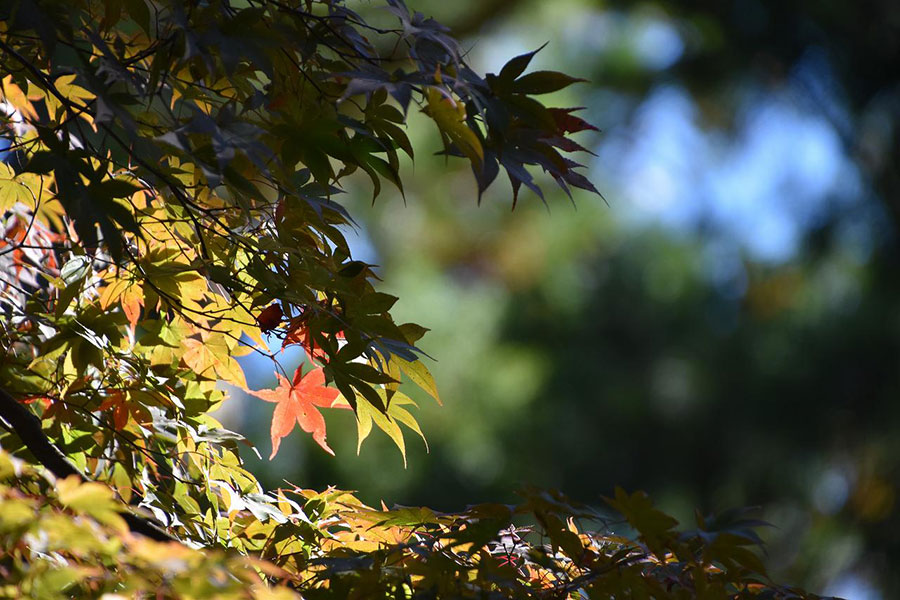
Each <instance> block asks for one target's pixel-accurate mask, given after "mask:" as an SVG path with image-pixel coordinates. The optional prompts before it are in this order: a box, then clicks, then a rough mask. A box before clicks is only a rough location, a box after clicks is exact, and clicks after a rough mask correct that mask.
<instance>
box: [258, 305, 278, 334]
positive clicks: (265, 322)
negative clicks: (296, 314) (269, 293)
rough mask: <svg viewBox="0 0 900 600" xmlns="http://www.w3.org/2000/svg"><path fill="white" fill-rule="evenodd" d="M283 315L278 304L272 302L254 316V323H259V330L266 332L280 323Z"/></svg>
mask: <svg viewBox="0 0 900 600" xmlns="http://www.w3.org/2000/svg"><path fill="white" fill-rule="evenodd" d="M283 317H284V313H283V312H282V310H281V305H280V304H272V305H271V306H267V307H266V309H265V310H264V311H262V312H261V313H259V316H258V317H256V323H257V325H259V329H260V331H262V332H263V333H268V332H270V331H272V330H273V329H275V328H276V327H278V325H280V324H281V319H282V318H283Z"/></svg>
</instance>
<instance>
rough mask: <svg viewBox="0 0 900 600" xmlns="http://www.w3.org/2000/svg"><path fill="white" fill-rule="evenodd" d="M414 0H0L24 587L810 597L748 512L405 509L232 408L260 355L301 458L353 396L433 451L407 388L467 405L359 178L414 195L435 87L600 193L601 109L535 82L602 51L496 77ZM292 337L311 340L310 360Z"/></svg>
mask: <svg viewBox="0 0 900 600" xmlns="http://www.w3.org/2000/svg"><path fill="white" fill-rule="evenodd" d="M385 8H386V9H387V11H389V13H390V14H391V15H392V18H393V19H394V25H393V26H392V27H390V28H388V29H384V28H380V27H373V26H370V25H368V24H367V21H366V19H365V18H364V17H363V16H362V15H360V14H357V13H356V12H354V11H353V10H351V9H350V8H349V7H348V6H347V5H345V4H344V3H343V2H340V1H337V0H334V1H305V0H304V1H299V0H284V1H269V0H248V1H246V2H230V1H228V0H222V1H215V2H181V1H166V0H123V1H121V2H111V1H110V2H94V1H91V0H75V1H72V0H40V1H38V0H12V1H11V2H4V3H3V4H2V6H0V57H2V59H0V69H2V72H0V98H2V103H0V109H2V114H0V119H2V125H3V133H2V139H3V140H5V141H6V143H7V144H8V147H7V149H6V150H5V153H4V155H3V160H2V162H0V214H2V218H3V221H2V227H3V230H2V233H3V235H2V239H0V266H2V270H0V314H2V320H0V351H2V360H0V391H2V394H0V417H2V420H0V423H3V424H4V425H6V426H7V427H5V429H4V431H3V433H2V436H0V446H2V449H0V580H2V582H3V583H2V584H0V596H6V597H19V596H20V595H21V596H29V597H36V598H55V597H101V596H103V594H111V595H110V596H108V597H109V598H114V597H121V596H122V595H126V596H127V595H131V596H134V597H185V598H189V597H192V598H205V597H217V598H245V597H255V598H287V597H294V596H295V595H296V593H297V592H299V593H302V594H303V596H304V597H307V598H317V597H330V598H348V597H360V598H363V597H365V598H370V597H392V598H397V597H402V598H412V597H438V596H439V597H486V596H491V597H533V596H540V597H545V596H546V597H572V598H576V597H585V596H587V597H590V598H620V597H654V598H684V597H695V596H696V597H703V598H707V597H708V598H726V597H750V596H760V597H784V598H789V597H803V594H802V593H801V592H798V591H794V590H790V589H788V588H783V587H780V586H776V585H774V584H773V583H771V582H770V581H768V579H767V578H766V576H765V574H764V569H763V567H762V565H761V563H760V562H759V558H758V556H757V554H756V553H755V552H754V550H753V547H754V546H755V545H757V543H758V541H759V540H758V538H757V537H756V534H755V533H754V532H753V527H754V526H755V525H756V524H755V523H753V522H752V521H749V520H747V519H744V518H743V516H742V515H740V514H733V515H726V516H725V517H721V518H716V517H711V518H708V519H706V518H701V519H699V520H698V523H697V529H695V530H693V531H686V532H680V533H679V532H678V531H676V529H675V528H674V525H675V523H674V521H673V520H672V519H671V518H670V517H668V516H666V515H664V514H662V513H660V512H659V511H657V510H656V509H654V508H653V507H652V505H651V504H650V502H649V500H648V499H647V498H646V496H644V495H643V494H640V493H637V494H633V495H628V494H626V493H624V492H621V491H619V492H618V493H617V494H616V497H615V498H614V499H611V501H610V504H611V506H612V507H613V508H615V509H616V510H617V511H619V512H620V513H621V514H622V515H624V518H625V519H626V521H627V523H628V524H629V525H630V526H631V527H632V528H633V531H634V532H635V534H636V536H635V537H634V538H626V537H619V536H617V535H614V534H613V533H611V531H610V530H609V529H608V528H606V521H607V519H608V518H609V517H608V515H607V513H603V512H598V511H597V510H596V509H593V508H590V507H585V506H581V505H579V504H577V503H574V502H571V501H569V500H567V499H566V498H565V497H564V496H562V495H561V494H558V493H555V492H552V493H551V492H542V491H538V490H528V491H524V492H523V493H522V494H523V495H522V502H521V504H519V505H517V506H507V505H478V506H473V507H471V508H469V509H468V510H466V511H465V512H463V513H460V514H440V513H436V512H434V511H431V510H429V509H427V508H402V507H397V508H394V509H388V508H387V507H381V509H380V510H379V509H374V508H371V507H368V506H365V505H363V504H362V503H361V502H359V500H357V499H356V498H355V497H354V496H353V495H352V494H350V493H347V492H343V491H339V490H334V489H329V490H325V491H323V492H315V491H311V490H307V489H303V488H302V487H293V488H287V489H278V490H264V489H263V488H262V487H261V486H260V484H259V483H258V482H257V481H256V479H255V478H254V476H253V474H252V473H250V472H248V471H247V470H246V469H245V468H244V466H243V463H242V461H241V456H240V452H239V444H242V443H245V442H246V441H245V440H244V439H243V436H241V435H240V433H238V432H233V431H228V430H226V429H224V428H223V427H222V426H221V424H220V423H219V422H218V421H217V420H216V419H215V417H214V416H213V415H212V414H211V413H212V412H213V411H214V410H215V409H216V408H217V407H219V406H220V405H221V404H222V403H224V402H228V401H229V400H228V395H227V393H226V392H224V391H223V389H222V386H221V385H220V383H221V382H224V383H228V384H230V385H232V386H236V387H238V388H242V389H244V390H247V383H246V380H245V375H244V372H243V369H242V366H241V364H240V363H239V362H238V360H237V358H239V357H241V356H243V355H246V354H248V353H251V352H255V353H258V354H260V355H263V356H265V357H267V358H268V359H270V361H271V365H272V372H273V373H274V374H275V376H276V378H277V382H278V385H277V387H276V388H275V389H263V390H248V391H249V392H250V393H251V394H252V395H254V396H256V397H257V398H260V399H262V400H264V401H267V402H272V403H275V405H276V406H275V411H274V417H273V420H272V425H271V440H272V451H271V455H272V456H274V455H275V454H276V453H277V452H278V449H279V445H280V442H281V440H282V439H283V438H284V437H285V436H287V435H289V434H291V432H292V431H293V430H294V426H295V424H296V425H299V426H300V429H301V430H302V431H304V432H306V433H307V434H310V435H311V436H312V438H313V440H314V441H315V442H316V443H317V444H318V445H319V446H320V447H321V448H322V449H323V450H324V451H326V452H329V453H332V451H331V449H330V448H329V446H328V444H327V442H326V431H325V421H324V419H323V416H322V414H321V412H320V409H324V410H327V409H332V408H337V409H344V410H347V409H349V410H353V411H354V413H355V415H356V421H357V427H358V436H359V443H360V444H362V442H363V440H365V439H366V437H367V436H368V435H369V434H370V432H371V431H372V430H373V425H375V426H377V428H378V429H379V430H381V431H383V432H384V433H385V434H386V435H388V436H389V437H390V439H391V440H392V441H393V442H394V443H395V444H396V445H397V446H398V448H399V449H400V450H401V452H403V454H404V460H405V442H404V433H403V429H406V430H410V431H412V432H414V433H415V434H416V435H422V433H423V432H422V431H421V429H420V428H419V425H418V423H417V421H416V419H415V417H414V413H413V412H411V410H412V409H414V408H415V402H413V400H412V399H411V398H410V397H409V396H408V395H406V394H405V393H404V391H403V390H404V389H405V388H403V387H401V384H402V385H410V384H412V385H416V386H418V387H420V388H422V389H423V390H424V391H425V392H426V393H427V394H428V395H430V396H431V397H433V398H434V400H435V401H438V402H439V401H440V400H439V396H438V391H437V388H436V386H435V382H434V379H433V378H432V376H431V374H430V373H429V371H428V368H427V366H426V364H425V359H424V358H423V356H424V355H423V353H422V352H421V350H420V349H419V347H418V345H417V344H419V340H420V339H421V338H422V336H423V335H424V334H425V332H426V331H427V330H426V329H425V328H424V327H422V326H420V325H417V324H414V323H398V322H395V320H394V319H393V317H392V316H391V308H392V306H393V305H394V303H395V302H396V300H397V298H395V297H393V296H390V295H388V294H384V293H381V292H379V291H377V290H376V288H375V283H376V281H377V280H376V278H375V277H374V275H373V273H372V270H371V266H370V265H367V264H365V263H363V262H360V261H358V260H355V259H354V258H352V257H351V253H350V249H349V247H348V244H347V241H346V239H345V238H344V233H343V231H344V230H345V228H346V227H348V226H352V223H353V222H352V219H351V217H350V215H349V214H348V213H347V212H346V209H345V208H344V207H343V206H342V205H341V204H340V202H339V200H340V194H341V193H342V191H343V185H344V182H345V180H346V178H348V177H350V176H352V175H353V174H354V173H356V174H359V175H362V176H363V177H364V178H365V180H366V181H367V182H368V183H369V184H370V185H371V189H372V191H373V194H374V196H378V195H379V193H380V192H381V191H382V184H383V183H384V182H387V183H389V184H391V185H393V186H395V187H396V188H398V189H399V190H400V191H401V192H402V182H401V180H400V177H399V160H400V158H399V154H400V153H401V152H402V153H404V154H406V155H408V156H409V157H412V156H413V148H412V146H411V144H410V141H409V139H408V138H407V135H406V133H405V131H404V124H405V122H406V118H407V115H408V114H409V111H411V110H421V111H422V112H423V113H424V114H426V115H427V116H428V117H430V118H431V120H432V121H433V122H434V124H435V125H436V127H437V129H438V130H439V132H440V135H441V138H442V140H443V143H444V145H443V149H442V150H441V152H442V153H444V154H447V155H448V156H451V157H459V158H462V159H463V160H466V161H468V164H469V165H470V166H471V169H472V173H473V176H474V182H475V183H474V189H473V192H475V193H477V194H478V195H480V194H481V192H483V191H484V189H486V188H487V186H488V185H490V184H491V183H492V182H493V181H494V180H495V178H496V177H497V175H498V174H499V173H500V171H501V169H502V170H503V172H505V174H506V176H507V177H508V178H509V180H510V181H511V183H512V191H513V195H512V202H513V204H515V202H516V200H517V199H518V194H519V191H520V188H521V187H522V186H524V187H527V188H529V189H530V190H531V191H533V192H534V193H535V194H537V195H538V196H541V197H542V191H541V188H540V185H541V184H542V183H541V182H539V179H537V178H536V177H535V173H533V171H534V170H535V169H534V168H535V167H538V168H539V170H540V171H542V172H543V173H545V174H546V175H547V176H548V179H549V180H552V181H554V182H555V183H556V184H558V185H559V186H561V187H562V189H564V190H565V191H566V192H571V190H572V189H573V188H581V189H584V190H589V191H593V190H594V188H593V185H592V184H591V183H590V182H589V181H588V180H587V179H586V178H585V177H584V175H583V174H581V173H580V170H579V169H580V165H578V163H576V162H575V161H573V160H572V159H570V158H568V157H567V156H565V154H564V153H568V152H577V151H580V150H581V149H582V148H581V146H580V145H579V144H578V143H577V142H575V141H574V140H572V139H571V137H570V135H571V134H573V133H577V132H581V131H586V130H590V129H592V127H591V126H590V125H589V124H587V123H586V122H584V121H583V120H581V119H579V118H577V117H576V116H574V115H573V114H572V109H557V108H547V107H545V106H544V104H542V103H541V102H540V101H538V100H537V99H535V98H534V96H535V95H540V94H547V93H551V92H555V91H558V90H560V89H563V88H565V87H567V86H569V85H570V84H572V83H575V82H576V81H578V80H577V79H575V78H572V77H569V76H567V75H565V74H562V73H557V72H550V71H532V72H527V71H528V66H529V64H530V61H531V59H532V58H533V56H534V53H533V52H532V53H529V54H525V55H522V56H519V57H516V58H513V59H512V60H510V61H509V62H508V63H507V64H506V66H504V67H503V69H502V70H501V71H500V72H499V73H497V74H488V75H486V76H482V75H479V74H478V73H476V72H474V71H473V70H472V69H471V68H470V67H469V66H468V65H467V64H466V62H465V60H464V58H463V55H462V52H461V51H460V48H459V45H458V43H457V42H456V41H455V40H454V39H453V38H452V37H451V35H450V34H449V32H448V31H447V30H446V28H444V27H443V26H442V25H441V24H439V23H437V22H436V21H434V20H432V19H429V18H426V17H424V16H423V15H421V14H419V13H416V12H413V11H410V10H408V9H407V7H406V6H405V5H404V4H403V3H402V2H401V1H400V0H387V2H386V6H385ZM475 193H473V196H474V195H475ZM264 335H268V336H269V339H274V338H277V339H280V340H281V342H282V348H283V347H285V346H290V345H292V344H294V345H299V346H302V347H303V348H304V350H305V351H306V353H307V355H308V360H307V362H306V366H301V367H299V368H297V369H296V371H294V373H293V375H292V376H291V377H290V378H289V377H288V372H286V371H285V369H284V365H282V364H281V361H280V358H281V356H282V355H281V353H280V349H279V350H276V351H274V352H273V351H270V350H269V346H268V344H267V343H266V342H267V340H266V338H264ZM401 426H402V428H401ZM423 437H424V436H423ZM523 520H524V521H527V522H528V523H529V524H526V525H522V524H521V523H522V522H523ZM598 529H599V531H600V532H599V533H596V532H595V530H598ZM113 594H115V595H118V596H115V595H113Z"/></svg>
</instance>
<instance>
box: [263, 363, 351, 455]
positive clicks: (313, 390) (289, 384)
mask: <svg viewBox="0 0 900 600" xmlns="http://www.w3.org/2000/svg"><path fill="white" fill-rule="evenodd" d="M302 368H303V365H300V366H299V367H297V371H296V372H295V373H294V380H293V381H288V380H287V378H286V377H282V376H281V374H279V373H276V377H278V387H277V388H275V389H274V390H259V391H258V392H254V391H252V390H251V391H250V393H251V394H253V395H254V396H256V397H257V398H261V399H263V400H265V401H266V402H275V403H276V406H275V414H273V415H272V429H271V435H272V455H271V456H269V460H272V459H273V458H274V457H275V454H276V453H277V452H278V447H279V446H280V445H281V438H283V437H285V436H287V434H289V433H290V432H291V430H292V429H293V428H294V422H295V421H296V422H297V424H298V425H300V427H301V428H302V429H303V431H305V432H306V433H311V434H312V436H313V439H314V440H315V441H316V443H317V444H319V445H320V446H321V447H322V449H324V450H325V452H327V453H328V454H331V455H332V456H334V451H333V450H332V449H331V448H329V447H328V444H327V443H326V442H325V418H324V417H323V416H322V413H320V412H319V411H318V409H317V408H316V407H321V408H349V406H345V405H340V404H335V401H336V400H337V397H338V395H339V394H340V392H338V390H336V389H334V388H329V387H325V373H324V372H323V371H322V369H321V367H320V368H318V369H313V370H312V371H310V372H309V373H307V374H306V375H305V376H304V375H303V371H302Z"/></svg>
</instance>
